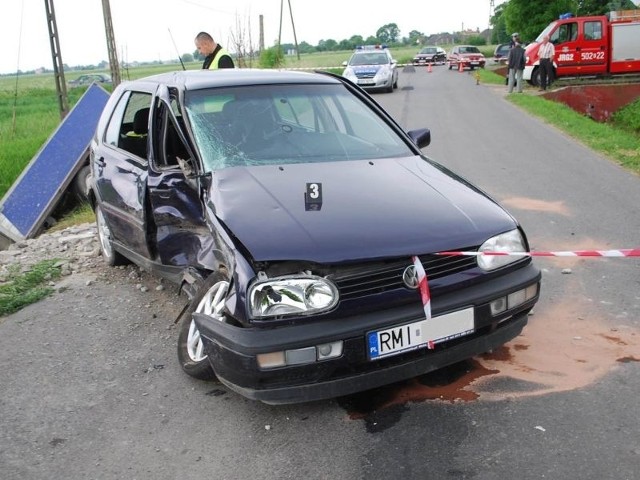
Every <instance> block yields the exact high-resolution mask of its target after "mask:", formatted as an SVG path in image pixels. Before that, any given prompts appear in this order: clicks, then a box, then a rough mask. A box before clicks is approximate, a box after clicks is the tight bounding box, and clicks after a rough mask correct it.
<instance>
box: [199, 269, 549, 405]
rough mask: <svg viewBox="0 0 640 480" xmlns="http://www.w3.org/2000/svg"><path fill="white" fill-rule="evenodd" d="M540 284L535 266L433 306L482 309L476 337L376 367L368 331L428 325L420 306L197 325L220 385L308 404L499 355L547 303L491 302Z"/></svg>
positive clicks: (268, 399) (441, 310)
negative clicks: (315, 348)
mask: <svg viewBox="0 0 640 480" xmlns="http://www.w3.org/2000/svg"><path fill="white" fill-rule="evenodd" d="M539 282H540V271H539V270H538V269H537V268H536V267H534V266H533V265H532V264H529V265H527V266H525V267H523V268H521V269H519V270H516V271H514V272H511V273H509V274H506V275H502V276H500V277H497V278H494V279H492V280H490V281H488V282H485V283H483V284H480V285H475V286H473V287H469V288H465V289H462V290H458V291H456V292H452V293H448V294H445V295H440V296H437V297H435V298H433V299H432V312H433V316H434V317H436V316H439V315H442V314H445V313H449V312H454V311H457V310H461V309H464V308H469V307H473V309H474V332H473V333H471V334H468V335H466V336H463V337H459V338H456V339H453V340H449V341H447V342H444V343H441V344H437V345H436V347H435V349H434V350H428V349H426V348H422V349H418V350H413V351H410V352H406V353H401V354H399V355H395V356H391V357H388V358H383V359H380V360H375V361H371V360H369V359H368V357H367V344H366V341H365V338H366V334H367V332H370V331H375V330H381V329H384V328H389V327H391V326H396V325H402V324H406V323H411V322H415V321H417V320H420V319H421V318H424V311H423V309H422V305H421V303H420V301H419V296H418V295H417V297H416V304H415V305H406V306H403V307H399V308H393V309H389V310H383V311H376V312H370V313H367V314H363V315H356V316H353V317H349V318H341V319H336V320H330V321H323V322H310V323H308V324H297V325H291V326H284V327H278V328H272V329H265V328H239V327H235V326H232V325H230V324H226V323H222V322H219V321H215V320H213V319H211V318H210V317H208V316H206V315H203V314H194V319H195V321H196V324H197V326H198V329H199V330H200V334H201V336H202V338H203V341H204V344H205V348H206V352H207V355H208V358H209V361H210V363H211V365H212V367H213V369H214V371H215V373H216V375H217V376H218V378H219V380H220V381H221V382H222V383H223V384H225V385H226V386H227V387H229V388H230V389H231V390H234V391H236V392H238V393H240V394H241V395H243V396H245V397H247V398H251V399H254V400H260V401H263V402H265V403H272V404H285V403H301V402H308V401H315V400H321V399H328V398H334V397H338V396H342V395H348V394H351V393H355V392H359V391H362V390H367V389H371V388H375V387H379V386H382V385H386V384H389V383H393V382H398V381H401V380H405V379H408V378H412V377H415V376H417V375H422V374H425V373H428V372H430V371H433V370H437V369H439V368H442V367H445V366H447V365H450V364H452V363H456V362H458V361H461V360H464V359H467V358H470V357H472V356H474V355H478V354H481V353H484V352H487V351H489V350H492V349H495V348H497V347H499V346H501V345H502V344H504V343H506V342H508V341H509V340H511V339H513V338H515V337H516V336H517V335H519V334H520V332H521V331H522V329H523V328H524V326H525V325H526V324H527V314H528V313H529V311H530V310H531V308H532V307H533V305H534V304H535V303H536V301H537V300H538V297H539V287H538V293H537V295H536V296H535V298H532V299H531V300H529V301H527V302H526V303H524V304H522V305H520V306H518V307H517V308H515V309H513V310H509V311H507V312H504V313H502V314H499V315H496V316H492V315H491V313H490V309H489V303H490V302H491V301H492V300H495V299H497V298H500V297H502V296H504V295H506V294H508V293H511V292H514V291H517V290H520V289H522V288H526V287H527V286H529V285H532V284H538V285H539ZM336 341H343V342H344V348H343V352H342V355H341V356H340V357H338V358H335V359H331V360H325V361H320V362H315V363H310V364H306V365H296V366H286V367H279V368H274V369H268V370H261V369H260V367H259V366H258V363H257V359H256V356H257V355H258V354H260V353H270V352H274V351H280V350H288V349H298V348H305V347H308V346H312V345H318V344H324V343H330V342H336Z"/></svg>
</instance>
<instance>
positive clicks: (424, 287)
mask: <svg viewBox="0 0 640 480" xmlns="http://www.w3.org/2000/svg"><path fill="white" fill-rule="evenodd" d="M412 260H413V265H414V266H415V268H416V274H417V275H418V291H419V292H420V297H421V298H422V306H423V308H424V315H425V318H426V319H427V320H431V293H429V282H427V273H426V272H425V271H424V267H423V266H422V262H421V261H420V259H419V258H418V257H417V256H415V255H414V256H413V257H412ZM427 347H428V348H429V349H430V350H433V349H434V348H435V344H434V342H433V340H429V341H428V342H427Z"/></svg>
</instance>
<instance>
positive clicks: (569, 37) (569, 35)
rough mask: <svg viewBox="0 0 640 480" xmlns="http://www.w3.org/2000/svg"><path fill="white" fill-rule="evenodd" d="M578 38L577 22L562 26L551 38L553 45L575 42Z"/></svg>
mask: <svg viewBox="0 0 640 480" xmlns="http://www.w3.org/2000/svg"><path fill="white" fill-rule="evenodd" d="M576 38H578V24H577V22H571V23H565V24H563V25H560V28H558V29H557V30H556V31H555V32H553V34H552V35H551V37H550V39H549V40H550V41H551V43H553V44H555V45H558V44H560V43H565V42H573V41H575V40H576Z"/></svg>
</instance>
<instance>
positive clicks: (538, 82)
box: [527, 67, 542, 87]
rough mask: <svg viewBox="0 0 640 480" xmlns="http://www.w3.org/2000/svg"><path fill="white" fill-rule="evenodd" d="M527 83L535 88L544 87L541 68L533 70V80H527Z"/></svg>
mask: <svg viewBox="0 0 640 480" xmlns="http://www.w3.org/2000/svg"><path fill="white" fill-rule="evenodd" d="M527 82H529V85H533V86H534V87H539V86H540V85H542V82H541V80H540V67H534V68H533V72H531V79H530V80H527Z"/></svg>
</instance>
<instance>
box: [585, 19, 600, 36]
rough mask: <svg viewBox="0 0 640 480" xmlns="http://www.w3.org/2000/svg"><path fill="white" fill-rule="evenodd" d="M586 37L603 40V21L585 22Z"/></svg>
mask: <svg viewBox="0 0 640 480" xmlns="http://www.w3.org/2000/svg"><path fill="white" fill-rule="evenodd" d="M584 39H585V40H601V39H602V22H584Z"/></svg>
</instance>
